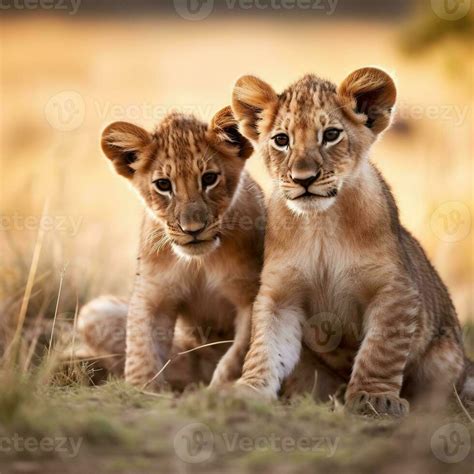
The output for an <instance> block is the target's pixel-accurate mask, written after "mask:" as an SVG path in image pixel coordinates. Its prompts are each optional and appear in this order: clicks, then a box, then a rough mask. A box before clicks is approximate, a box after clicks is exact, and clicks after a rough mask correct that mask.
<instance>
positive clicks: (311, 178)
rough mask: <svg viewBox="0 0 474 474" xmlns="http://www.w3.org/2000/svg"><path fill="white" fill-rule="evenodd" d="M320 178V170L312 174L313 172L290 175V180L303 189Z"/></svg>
mask: <svg viewBox="0 0 474 474" xmlns="http://www.w3.org/2000/svg"><path fill="white" fill-rule="evenodd" d="M320 176H321V170H319V171H317V172H316V174H314V171H311V172H310V173H308V172H298V171H296V172H294V173H291V179H292V180H293V182H294V183H296V184H299V185H300V186H303V188H305V189H308V188H309V187H310V186H311V185H312V184H313V183H314V182H315V181H317V180H318V179H319V177H320Z"/></svg>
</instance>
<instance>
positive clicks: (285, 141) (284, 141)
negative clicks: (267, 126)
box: [272, 133, 290, 148]
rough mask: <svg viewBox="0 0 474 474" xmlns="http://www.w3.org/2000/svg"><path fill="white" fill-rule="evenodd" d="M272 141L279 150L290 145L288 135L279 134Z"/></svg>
mask: <svg viewBox="0 0 474 474" xmlns="http://www.w3.org/2000/svg"><path fill="white" fill-rule="evenodd" d="M272 140H273V142H274V143H275V145H276V146H277V147H278V148H287V147H288V146H289V144H290V137H289V136H288V135H287V134H286V133H279V134H278V135H275V136H274V137H273V138H272Z"/></svg>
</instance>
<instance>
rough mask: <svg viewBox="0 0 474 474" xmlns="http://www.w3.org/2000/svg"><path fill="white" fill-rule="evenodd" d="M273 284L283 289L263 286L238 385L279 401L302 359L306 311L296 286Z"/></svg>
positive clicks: (255, 310) (263, 284) (255, 306)
mask: <svg viewBox="0 0 474 474" xmlns="http://www.w3.org/2000/svg"><path fill="white" fill-rule="evenodd" d="M268 273H270V272H268ZM268 273H267V275H268ZM285 277H286V276H285ZM282 278H283V276H282ZM265 279H266V278H265V275H264V276H263V278H262V280H263V281H264V282H265ZM269 280H270V282H272V281H271V280H273V278H270V279H269ZM278 280H279V279H278ZM272 283H273V285H272V286H273V287H275V288H276V287H278V288H279V289H280V290H279V291H276V290H274V289H273V288H270V287H269V286H267V284H265V283H262V287H261V288H260V292H259V295H258V296H257V299H256V301H255V305H254V312H253V317H252V339H251V343H250V349H249V352H248V353H247V356H246V358H245V362H244V368H243V372H242V377H241V378H240V379H239V380H238V382H237V384H238V385H240V386H243V389H245V388H246V387H250V388H251V389H253V390H254V391H255V392H257V394H258V395H259V396H263V397H265V398H270V399H276V398H277V395H278V391H279V390H280V387H281V384H282V382H283V380H284V379H285V377H287V376H288V375H289V374H290V373H291V372H292V371H293V369H294V367H295V366H296V364H297V363H298V361H299V359H300V352H301V344H302V320H303V312H302V311H301V309H300V307H299V304H298V303H297V302H296V301H295V292H294V291H293V288H294V287H295V285H291V283H290V282H289V281H285V284H283V282H281V284H276V283H277V282H272Z"/></svg>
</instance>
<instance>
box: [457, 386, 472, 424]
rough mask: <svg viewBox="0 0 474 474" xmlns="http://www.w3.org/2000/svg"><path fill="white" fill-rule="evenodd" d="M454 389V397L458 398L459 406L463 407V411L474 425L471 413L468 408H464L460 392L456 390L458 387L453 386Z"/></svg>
mask: <svg viewBox="0 0 474 474" xmlns="http://www.w3.org/2000/svg"><path fill="white" fill-rule="evenodd" d="M453 389H454V395H455V396H456V400H457V401H458V403H459V406H460V407H461V409H462V411H463V412H464V414H465V415H466V416H467V419H468V420H469V421H470V422H471V423H474V420H473V419H472V416H471V415H470V414H469V412H468V411H467V408H466V407H465V406H464V403H463V402H462V401H461V398H460V397H459V394H458V391H457V390H456V386H455V385H454V384H453Z"/></svg>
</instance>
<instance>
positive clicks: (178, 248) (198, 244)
mask: <svg viewBox="0 0 474 474" xmlns="http://www.w3.org/2000/svg"><path fill="white" fill-rule="evenodd" d="M177 227H178V229H179V233H174V235H173V249H174V251H175V252H176V253H177V254H178V255H180V256H183V255H186V256H188V257H194V256H201V255H204V254H206V253H209V252H211V251H212V250H214V249H215V248H216V247H217V246H218V245H219V241H220V239H219V233H218V230H219V229H218V226H217V225H213V224H209V223H208V221H207V217H205V218H204V217H203V218H196V216H194V218H190V215H189V214H188V215H185V216H184V218H183V217H182V218H181V219H180V220H179V223H178V224H177Z"/></svg>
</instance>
